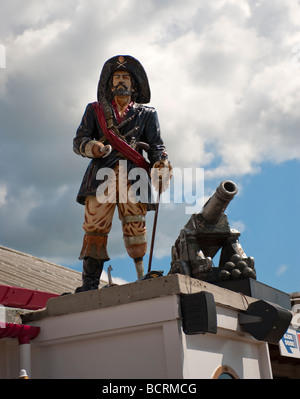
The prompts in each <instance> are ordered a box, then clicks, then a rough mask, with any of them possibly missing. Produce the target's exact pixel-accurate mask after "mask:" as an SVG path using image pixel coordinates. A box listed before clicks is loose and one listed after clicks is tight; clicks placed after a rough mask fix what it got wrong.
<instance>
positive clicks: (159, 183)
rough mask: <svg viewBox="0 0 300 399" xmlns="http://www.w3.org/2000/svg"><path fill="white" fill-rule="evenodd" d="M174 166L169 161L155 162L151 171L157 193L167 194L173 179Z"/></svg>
mask: <svg viewBox="0 0 300 399" xmlns="http://www.w3.org/2000/svg"><path fill="white" fill-rule="evenodd" d="M172 170H173V168H172V166H171V164H170V162H169V161H168V160H160V161H157V162H155V164H154V165H153V166H152V169H151V181H152V184H153V186H154V188H155V190H156V191H159V190H160V192H161V193H163V192H165V191H166V190H167V189H168V187H169V183H170V179H171V177H172Z"/></svg>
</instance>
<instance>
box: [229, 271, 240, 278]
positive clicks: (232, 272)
mask: <svg viewBox="0 0 300 399" xmlns="http://www.w3.org/2000/svg"><path fill="white" fill-rule="evenodd" d="M241 274H242V273H241V272H240V270H239V269H233V270H231V277H232V278H233V279H238V278H240V277H241Z"/></svg>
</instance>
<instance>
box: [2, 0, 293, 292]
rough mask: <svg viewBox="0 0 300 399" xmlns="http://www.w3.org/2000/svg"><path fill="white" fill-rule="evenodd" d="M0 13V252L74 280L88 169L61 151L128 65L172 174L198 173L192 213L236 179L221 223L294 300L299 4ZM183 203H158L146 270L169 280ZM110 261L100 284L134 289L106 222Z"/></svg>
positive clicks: (27, 7) (39, 8)
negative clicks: (128, 60)
mask: <svg viewBox="0 0 300 399" xmlns="http://www.w3.org/2000/svg"><path fill="white" fill-rule="evenodd" d="M0 9H1V13H0V121H1V124H0V137H1V146H0V171H1V172H0V218H1V219H0V220H1V223H0V245H2V246H6V247H9V248H13V249H15V250H18V251H22V252H25V253H29V254H31V255H34V256H38V257H41V258H43V259H46V260H49V261H52V262H55V263H57V264H60V265H63V266H66V267H70V268H74V269H76V270H79V271H81V267H82V266H81V262H80V261H79V260H78V256H79V253H80V250H81V245H82V238H83V230H82V223H83V216H84V207H83V206H82V205H80V204H78V203H77V202H76V195H77V192H78V189H79V186H80V183H81V180H82V177H83V174H84V172H85V169H86V167H87V165H88V162H89V161H88V160H87V159H86V158H82V157H80V156H78V155H76V154H75V153H74V152H73V150H72V142H73V138H74V136H75V134H76V130H77V128H78V126H79V123H80V121H81V118H82V115H83V113H84V110H85V107H86V105H87V104H88V103H89V102H92V101H95V100H96V94H97V84H98V80H99V76H100V72H101V69H102V66H103V64H104V62H105V61H106V60H107V59H109V58H110V57H112V56H115V55H119V54H125V55H126V54H129V55H132V56H134V57H135V58H137V59H138V60H139V61H140V62H141V63H142V64H143V66H144V68H145V70H146V72H147V75H148V78H149V82H150V87H151V93H152V97H151V103H150V105H151V106H153V107H155V109H156V110H157V113H158V117H159V121H160V127H161V132H162V137H163V140H164V142H165V145H166V147H167V150H168V154H169V159H170V161H171V164H172V166H173V168H174V169H175V170H181V171H183V170H184V168H187V169H186V170H189V171H191V172H190V173H188V174H186V175H184V178H185V182H184V183H188V182H189V183H191V181H192V177H193V176H194V177H195V171H196V170H202V171H203V173H204V182H203V188H204V191H203V190H202V185H201V184H200V185H199V187H198V186H197V182H195V181H194V183H193V184H194V192H196V194H195V196H194V197H195V198H196V204H195V208H194V209H195V212H200V211H201V207H202V205H203V200H204V199H205V198H207V197H209V196H210V195H211V194H212V193H213V192H214V190H215V189H216V188H217V186H218V185H219V184H220V182H221V181H223V180H227V179H229V180H232V181H234V182H235V183H236V184H237V186H238V194H237V195H236V196H235V198H234V200H233V201H232V202H231V203H230V205H229V206H228V208H227V210H226V213H227V216H228V219H229V221H230V225H231V227H233V228H236V229H237V230H239V231H240V233H241V236H240V243H241V245H242V247H243V249H244V251H245V252H246V254H247V256H253V257H254V259H255V267H256V271H257V280H258V281H260V282H262V283H263V284H266V285H270V286H272V287H274V288H277V289H279V290H281V291H284V292H296V291H300V255H299V247H300V245H299V238H300V235H299V226H300V211H299V198H300V184H299V177H300V135H299V125H300V107H299V103H300V28H299V26H300V2H299V1H296V0H286V1H284V2H282V1H280V0H272V1H271V0H265V1H262V0H257V1H255V0H253V1H250V0H249V1H247V0H227V1H225V0H215V1H213V2H208V1H204V0H185V1H184V2H182V1H181V0H180V1H179V0H145V1H142V2H141V1H138V0H126V1H124V0H114V2H113V3H112V2H111V1H110V0H65V1H63V2H62V1H58V0H44V1H42V2H41V1H38V0H27V1H22V0H9V1H5V0H0ZM193 171H194V172H193ZM200 175H201V173H200ZM201 176H202V175H201ZM195 187H196V188H195ZM197 187H198V188H197ZM200 188H201V189H200ZM185 201H188V198H187V197H184V198H183V200H182V201H181V202H180V201H178V202H174V201H173V202H171V203H161V205H160V209H159V216H158V225H157V235H156V240H155V246H154V259H153V263H152V270H162V271H163V272H164V274H167V273H168V272H169V270H170V259H171V247H172V245H173V244H174V242H175V240H176V239H177V237H178V235H179V233H180V230H181V229H182V228H183V227H184V225H185V224H186V223H187V221H188V220H189V218H190V217H191V215H190V214H187V206H189V205H190V204H188V203H187V202H185ZM153 217H154V214H153V212H150V213H148V215H147V228H148V243H149V245H148V246H149V247H150V239H151V234H152V224H153ZM108 251H109V255H110V258H111V260H110V261H109V262H108V263H106V265H105V271H104V274H103V277H105V276H106V269H107V266H108V265H109V264H110V265H111V266H112V268H113V271H112V277H113V281H114V282H117V283H120V284H123V283H126V282H132V281H135V280H136V272H135V269H134V264H133V261H132V260H131V259H130V258H129V257H128V255H127V253H126V250H125V248H124V245H123V239H122V234H121V226H120V222H119V220H118V218H117V215H116V217H115V218H114V222H113V228H112V231H111V233H110V235H109V244H108ZM147 259H148V255H147V256H146V257H145V269H147V267H148V264H147ZM216 266H217V264H216Z"/></svg>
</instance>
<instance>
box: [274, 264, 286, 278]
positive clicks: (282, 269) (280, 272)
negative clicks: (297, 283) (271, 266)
mask: <svg viewBox="0 0 300 399" xmlns="http://www.w3.org/2000/svg"><path fill="white" fill-rule="evenodd" d="M287 269H288V266H287V265H280V266H279V267H278V268H277V270H276V276H282V275H283V274H284V273H285V272H286V271H287Z"/></svg>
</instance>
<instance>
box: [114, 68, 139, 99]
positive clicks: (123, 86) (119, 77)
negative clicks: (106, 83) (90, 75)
mask: <svg viewBox="0 0 300 399" xmlns="http://www.w3.org/2000/svg"><path fill="white" fill-rule="evenodd" d="M111 91H112V92H113V95H114V96H131V94H132V92H133V91H134V89H133V87H132V78H131V75H130V74H129V73H128V72H126V71H116V72H114V73H113V78H112V88H111Z"/></svg>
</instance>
